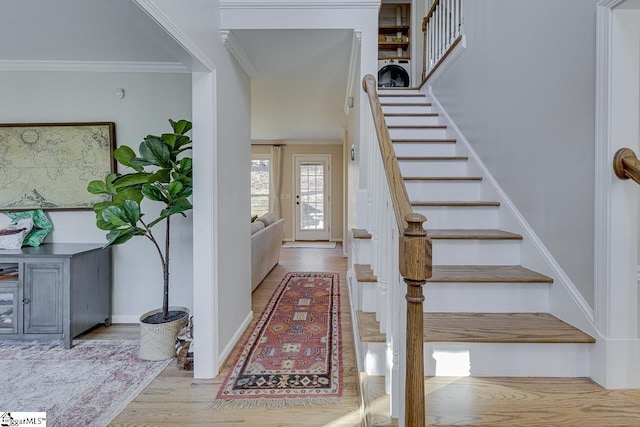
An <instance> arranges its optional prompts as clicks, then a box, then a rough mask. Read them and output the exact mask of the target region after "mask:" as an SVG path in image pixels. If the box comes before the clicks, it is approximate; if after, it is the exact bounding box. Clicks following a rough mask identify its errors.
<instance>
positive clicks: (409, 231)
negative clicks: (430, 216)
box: [404, 212, 427, 236]
mask: <svg viewBox="0 0 640 427" xmlns="http://www.w3.org/2000/svg"><path fill="white" fill-rule="evenodd" d="M404 220H405V221H406V222H407V224H408V226H407V228H406V230H405V231H404V235H405V236H426V235H427V231H426V230H425V229H424V227H423V226H422V224H424V223H425V222H427V218H426V217H425V216H424V215H422V214H419V213H415V212H412V213H410V214H409V215H407V216H405V217H404Z"/></svg>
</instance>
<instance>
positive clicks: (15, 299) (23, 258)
mask: <svg viewBox="0 0 640 427" xmlns="http://www.w3.org/2000/svg"><path fill="white" fill-rule="evenodd" d="M16 265H17V267H18V276H17V277H16V278H15V279H12V280H0V339H11V338H13V339H62V340H63V342H64V346H65V348H71V340H72V339H73V337H75V336H77V335H79V334H81V333H82V332H84V331H86V330H87V329H89V328H91V327H93V326H95V325H97V324H99V323H105V324H107V325H110V324H111V249H110V248H107V249H102V245H98V244H74V243H52V244H44V245H41V246H38V247H35V248H32V247H24V248H22V249H20V250H0V268H3V267H5V268H6V267H11V266H16Z"/></svg>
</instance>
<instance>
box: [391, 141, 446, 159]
mask: <svg viewBox="0 0 640 427" xmlns="http://www.w3.org/2000/svg"><path fill="white" fill-rule="evenodd" d="M393 149H394V151H395V152H396V156H398V157H402V156H455V154H456V144H452V143H445V142H442V143H424V144H418V143H402V142H394V143H393Z"/></svg>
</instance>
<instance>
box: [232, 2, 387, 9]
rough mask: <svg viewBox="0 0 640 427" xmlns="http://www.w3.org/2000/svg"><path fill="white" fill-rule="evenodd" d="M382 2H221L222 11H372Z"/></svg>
mask: <svg viewBox="0 0 640 427" xmlns="http://www.w3.org/2000/svg"><path fill="white" fill-rule="evenodd" d="M379 7H380V1H379V0H378V1H357V0H354V1H309V2H300V1H293V0H291V1H286V0H285V1H269V2H265V1H255V0H254V1H251V0H239V1H237V0H233V1H229V0H226V1H225V0H221V1H220V9H370V8H379Z"/></svg>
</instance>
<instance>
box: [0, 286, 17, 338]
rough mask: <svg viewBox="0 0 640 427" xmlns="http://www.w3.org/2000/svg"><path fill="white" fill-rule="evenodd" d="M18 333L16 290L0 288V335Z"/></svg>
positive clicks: (13, 288)
mask: <svg viewBox="0 0 640 427" xmlns="http://www.w3.org/2000/svg"><path fill="white" fill-rule="evenodd" d="M17 333H18V288H17V287H6V286H5V287H2V286H0V335H2V334H17Z"/></svg>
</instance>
